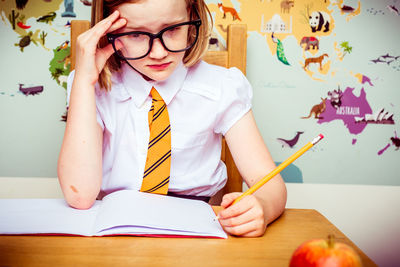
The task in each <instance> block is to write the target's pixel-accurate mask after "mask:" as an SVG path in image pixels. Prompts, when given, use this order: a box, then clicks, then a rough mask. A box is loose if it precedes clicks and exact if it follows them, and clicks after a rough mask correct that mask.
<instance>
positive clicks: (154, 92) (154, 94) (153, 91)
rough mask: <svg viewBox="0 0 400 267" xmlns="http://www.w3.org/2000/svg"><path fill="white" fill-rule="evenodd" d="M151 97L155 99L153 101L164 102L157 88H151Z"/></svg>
mask: <svg viewBox="0 0 400 267" xmlns="http://www.w3.org/2000/svg"><path fill="white" fill-rule="evenodd" d="M150 95H151V97H152V98H153V100H156V101H163V99H162V97H161V96H160V94H159V93H158V92H157V90H156V88H154V87H153V88H151V91H150Z"/></svg>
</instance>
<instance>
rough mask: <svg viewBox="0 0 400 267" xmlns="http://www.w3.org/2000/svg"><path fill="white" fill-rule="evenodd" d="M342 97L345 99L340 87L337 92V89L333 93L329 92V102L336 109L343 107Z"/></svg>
mask: <svg viewBox="0 0 400 267" xmlns="http://www.w3.org/2000/svg"><path fill="white" fill-rule="evenodd" d="M342 97H343V92H342V90H340V86H339V87H338V89H337V90H336V89H335V90H333V91H329V92H328V98H329V102H330V103H331V105H332V107H333V108H334V109H338V108H340V106H341V105H342Z"/></svg>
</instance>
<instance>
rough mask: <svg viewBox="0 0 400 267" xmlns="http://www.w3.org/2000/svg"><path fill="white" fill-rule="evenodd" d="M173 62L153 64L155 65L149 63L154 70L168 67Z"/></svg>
mask: <svg viewBox="0 0 400 267" xmlns="http://www.w3.org/2000/svg"><path fill="white" fill-rule="evenodd" d="M170 64H171V62H167V63H163V64H153V65H148V66H149V68H151V69H154V70H163V69H166V68H167V67H168V66H169V65H170Z"/></svg>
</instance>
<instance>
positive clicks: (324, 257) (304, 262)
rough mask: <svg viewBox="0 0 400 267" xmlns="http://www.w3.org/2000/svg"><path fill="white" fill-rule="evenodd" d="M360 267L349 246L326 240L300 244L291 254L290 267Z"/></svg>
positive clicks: (354, 253)
mask: <svg viewBox="0 0 400 267" xmlns="http://www.w3.org/2000/svg"><path fill="white" fill-rule="evenodd" d="M311 266H312V267H360V266H362V265H361V260H360V257H359V256H358V254H357V253H356V252H355V251H354V249H353V248H351V247H350V246H348V245H346V244H343V243H339V242H335V241H334V237H333V236H332V235H330V236H328V240H325V239H314V240H309V241H306V242H304V243H303V244H301V245H300V246H299V247H298V248H297V249H296V250H295V252H294V253H293V255H292V258H291V260H290V267H311Z"/></svg>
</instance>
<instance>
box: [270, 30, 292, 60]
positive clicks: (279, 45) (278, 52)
mask: <svg viewBox="0 0 400 267" xmlns="http://www.w3.org/2000/svg"><path fill="white" fill-rule="evenodd" d="M271 38H272V41H273V42H274V43H276V44H277V45H276V56H277V57H278V59H279V61H280V62H282V63H283V64H285V65H290V64H289V62H288V60H287V58H286V56H285V51H284V49H283V44H282V42H281V40H279V39H278V38H276V37H275V36H274V33H272V34H271Z"/></svg>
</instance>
